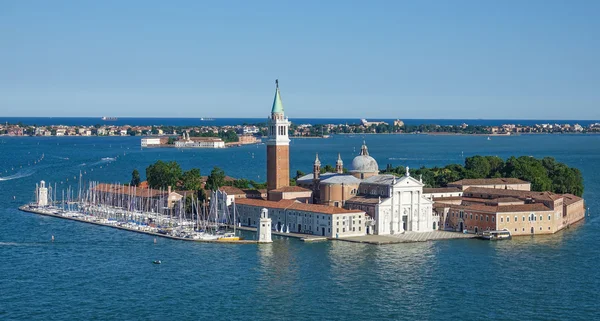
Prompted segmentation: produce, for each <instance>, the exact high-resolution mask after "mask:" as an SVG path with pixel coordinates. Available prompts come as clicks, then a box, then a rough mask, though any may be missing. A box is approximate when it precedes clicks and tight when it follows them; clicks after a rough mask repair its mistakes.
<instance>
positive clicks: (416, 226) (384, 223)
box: [297, 143, 439, 235]
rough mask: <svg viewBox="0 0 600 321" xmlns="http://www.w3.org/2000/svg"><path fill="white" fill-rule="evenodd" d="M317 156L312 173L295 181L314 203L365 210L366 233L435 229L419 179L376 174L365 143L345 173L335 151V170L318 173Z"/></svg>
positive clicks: (430, 205)
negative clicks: (310, 193)
mask: <svg viewBox="0 0 600 321" xmlns="http://www.w3.org/2000/svg"><path fill="white" fill-rule="evenodd" d="M320 171H321V162H320V160H319V156H318V155H317V157H316V159H315V162H314V165H313V173H312V174H308V175H305V176H302V177H300V178H298V180H297V184H298V185H299V186H302V187H304V188H307V189H311V190H312V191H313V201H314V202H315V203H318V204H325V205H329V206H336V207H343V208H346V209H351V210H361V211H364V212H366V213H367V215H369V217H370V218H371V220H369V221H368V224H369V225H370V226H367V227H366V228H367V232H368V233H370V234H379V235H390V234H391V235H393V234H399V233H403V232H405V231H413V232H430V231H433V230H436V229H438V228H439V222H438V220H437V217H436V216H435V215H434V212H433V201H431V200H430V199H429V198H427V197H425V196H424V195H423V187H424V184H423V182H422V181H421V179H418V180H417V179H415V178H413V177H411V176H410V172H409V170H408V168H407V171H406V174H405V175H404V176H402V177H396V176H394V175H390V174H379V166H378V164H377V161H376V160H375V159H374V158H373V157H372V156H370V155H369V150H368V147H367V145H366V143H363V145H362V147H361V150H360V154H359V155H357V156H356V157H355V158H354V159H353V160H352V165H351V168H350V170H349V173H348V174H345V173H344V172H343V161H342V159H341V157H340V156H339V154H338V160H337V162H336V172H335V173H320Z"/></svg>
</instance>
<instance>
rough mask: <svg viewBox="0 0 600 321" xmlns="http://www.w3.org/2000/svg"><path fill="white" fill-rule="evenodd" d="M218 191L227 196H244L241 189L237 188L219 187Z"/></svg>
mask: <svg viewBox="0 0 600 321" xmlns="http://www.w3.org/2000/svg"><path fill="white" fill-rule="evenodd" d="M219 190H220V191H222V192H225V193H227V195H244V196H245V195H246V193H245V192H244V191H242V190H241V189H239V188H237V187H233V186H221V187H219Z"/></svg>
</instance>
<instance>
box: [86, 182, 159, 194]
mask: <svg viewBox="0 0 600 321" xmlns="http://www.w3.org/2000/svg"><path fill="white" fill-rule="evenodd" d="M93 189H94V190H96V191H101V192H104V193H112V194H122V195H130V196H136V197H158V196H161V195H163V196H164V195H167V191H166V190H162V191H161V190H157V189H151V188H135V187H133V186H124V185H114V184H105V183H100V184H98V185H96V186H95V187H94V188H93Z"/></svg>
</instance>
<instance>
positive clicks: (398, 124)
mask: <svg viewBox="0 0 600 321" xmlns="http://www.w3.org/2000/svg"><path fill="white" fill-rule="evenodd" d="M394 126H397V127H403V126H404V122H403V121H401V120H400V119H396V120H394Z"/></svg>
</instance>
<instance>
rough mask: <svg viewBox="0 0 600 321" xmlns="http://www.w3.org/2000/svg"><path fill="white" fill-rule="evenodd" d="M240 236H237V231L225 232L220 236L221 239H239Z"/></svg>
mask: <svg viewBox="0 0 600 321" xmlns="http://www.w3.org/2000/svg"><path fill="white" fill-rule="evenodd" d="M239 240H240V237H239V236H236V235H235V233H225V234H223V236H221V237H219V241H239Z"/></svg>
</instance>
